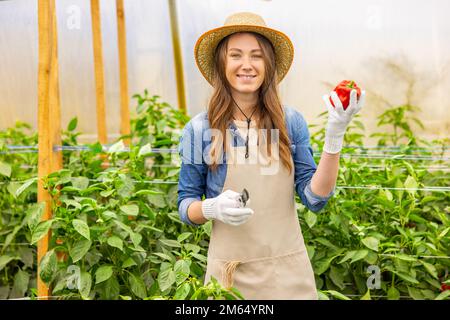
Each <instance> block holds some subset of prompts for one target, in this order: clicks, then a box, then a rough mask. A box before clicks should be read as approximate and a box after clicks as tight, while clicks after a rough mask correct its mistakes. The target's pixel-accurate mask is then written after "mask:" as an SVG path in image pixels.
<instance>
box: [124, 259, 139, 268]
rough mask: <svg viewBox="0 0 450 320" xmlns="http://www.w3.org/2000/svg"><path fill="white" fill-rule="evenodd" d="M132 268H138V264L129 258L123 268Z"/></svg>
mask: <svg viewBox="0 0 450 320" xmlns="http://www.w3.org/2000/svg"><path fill="white" fill-rule="evenodd" d="M132 266H137V263H136V262H135V261H134V260H133V258H131V257H129V258H128V259H127V260H125V261H124V262H123V264H122V268H124V269H125V268H128V267H132Z"/></svg>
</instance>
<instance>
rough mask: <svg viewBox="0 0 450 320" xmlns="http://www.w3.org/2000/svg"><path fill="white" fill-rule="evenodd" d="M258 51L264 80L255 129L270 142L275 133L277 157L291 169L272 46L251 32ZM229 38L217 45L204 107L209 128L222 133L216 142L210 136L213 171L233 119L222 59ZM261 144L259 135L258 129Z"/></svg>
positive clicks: (228, 87)
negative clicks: (211, 86)
mask: <svg viewBox="0 0 450 320" xmlns="http://www.w3.org/2000/svg"><path fill="white" fill-rule="evenodd" d="M248 33H251V34H253V35H254V36H255V37H256V40H257V41H258V44H259V46H260V47H261V50H262V56H263V60H264V64H265V74H264V81H263V83H262V84H261V87H260V88H259V94H258V106H257V108H258V109H257V110H256V111H255V115H256V118H257V119H259V121H258V123H257V129H267V131H266V132H267V140H266V141H272V140H271V139H272V135H271V129H278V130H279V131H278V132H279V157H280V158H281V162H282V164H283V165H284V166H285V167H286V169H288V171H289V172H291V170H292V163H291V161H290V160H291V156H292V155H291V149H290V146H289V136H288V131H287V128H286V125H285V115H284V111H283V107H282V104H281V100H280V98H279V93H278V85H277V84H278V81H277V72H276V67H275V52H274V48H273V47H272V44H271V43H270V41H269V40H267V39H266V38H265V37H264V36H262V35H260V34H258V33H254V32H248ZM229 39H230V36H227V37H225V38H224V39H222V41H221V42H220V43H219V44H218V46H217V48H216V51H215V56H214V73H213V93H212V96H211V98H210V101H209V105H208V120H209V125H210V128H211V129H216V130H218V131H220V132H221V133H222V135H221V136H219V138H218V139H216V136H212V143H211V149H210V151H209V157H210V160H209V161H210V164H209V167H210V168H211V169H212V170H216V169H217V166H218V161H219V159H220V157H221V155H222V150H224V149H225V150H228V144H227V140H228V138H229V137H227V135H226V129H227V128H228V126H229V125H230V124H231V121H232V120H233V118H232V116H233V100H232V97H231V89H230V84H229V82H228V80H227V78H226V74H225V69H226V61H227V60H226V57H227V50H228V42H229ZM258 135H259V138H260V141H261V133H260V131H259V130H258ZM271 145H272V144H271V143H267V154H268V155H269V157H270V160H271V161H272V160H273V159H272V150H271Z"/></svg>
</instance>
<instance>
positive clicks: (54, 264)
mask: <svg viewBox="0 0 450 320" xmlns="http://www.w3.org/2000/svg"><path fill="white" fill-rule="evenodd" d="M39 266H40V273H39V276H40V277H41V279H42V281H44V282H45V283H46V284H49V283H50V282H51V281H52V280H53V278H54V277H55V275H56V272H57V270H58V261H57V259H56V254H55V251H54V250H50V251H48V252H47V253H46V254H45V256H44V257H43V258H42V259H41V262H40V264H39Z"/></svg>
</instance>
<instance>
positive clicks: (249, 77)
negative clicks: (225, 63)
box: [238, 75, 255, 79]
mask: <svg viewBox="0 0 450 320" xmlns="http://www.w3.org/2000/svg"><path fill="white" fill-rule="evenodd" d="M238 77H239V78H245V79H251V78H254V77H255V76H242V75H240V76H239V75H238Z"/></svg>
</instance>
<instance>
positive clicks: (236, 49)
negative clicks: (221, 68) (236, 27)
mask: <svg viewBox="0 0 450 320" xmlns="http://www.w3.org/2000/svg"><path fill="white" fill-rule="evenodd" d="M231 50H235V51H239V52H242V50H241V49H238V48H231V49H230V51H231ZM255 51H262V50H261V49H253V50H252V51H250V52H255Z"/></svg>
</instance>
